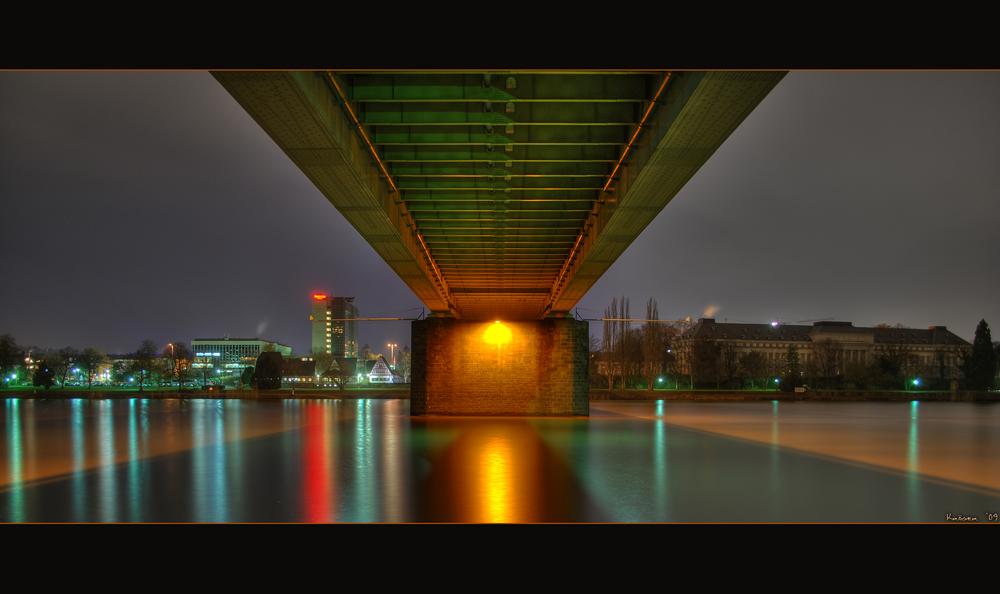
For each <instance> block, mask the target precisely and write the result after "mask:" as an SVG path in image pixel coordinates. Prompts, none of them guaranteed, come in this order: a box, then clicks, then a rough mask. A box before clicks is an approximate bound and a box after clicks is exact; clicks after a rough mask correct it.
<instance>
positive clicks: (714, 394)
mask: <svg viewBox="0 0 1000 594" xmlns="http://www.w3.org/2000/svg"><path fill="white" fill-rule="evenodd" d="M603 400H682V401H706V402H717V401H724V400H729V401H740V402H745V401H755V400H760V401H763V400H778V401H781V402H910V401H913V400H919V401H921V402H1000V392H957V391H956V392H951V391H941V392H921V391H905V390H899V391H885V390H881V391H872V392H866V391H858V390H843V391H840V390H810V391H808V392H798V393H796V392H778V391H775V390H740V391H733V390H653V391H649V390H600V389H594V388H591V390H590V401H591V402H595V401H603Z"/></svg>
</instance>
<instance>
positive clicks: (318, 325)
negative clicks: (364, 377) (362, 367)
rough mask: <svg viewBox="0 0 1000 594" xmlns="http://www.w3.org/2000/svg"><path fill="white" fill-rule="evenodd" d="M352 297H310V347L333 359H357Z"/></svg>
mask: <svg viewBox="0 0 1000 594" xmlns="http://www.w3.org/2000/svg"><path fill="white" fill-rule="evenodd" d="M354 299H355V298H354V297H329V296H327V295H313V308H312V315H311V316H309V319H310V320H312V345H313V348H314V349H321V350H325V351H326V352H327V353H329V354H331V355H333V356H335V357H354V358H357V356H358V318H359V317H360V316H359V315H358V308H357V307H355V306H354Z"/></svg>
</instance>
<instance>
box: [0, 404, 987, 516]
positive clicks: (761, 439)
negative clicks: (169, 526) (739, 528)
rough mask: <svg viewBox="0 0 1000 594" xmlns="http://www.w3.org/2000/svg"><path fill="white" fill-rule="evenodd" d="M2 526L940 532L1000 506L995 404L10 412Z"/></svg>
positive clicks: (1, 433) (6, 415)
mask: <svg viewBox="0 0 1000 594" xmlns="http://www.w3.org/2000/svg"><path fill="white" fill-rule="evenodd" d="M3 406H4V412H3V418H2V420H3V425H2V427H0V521H4V522H24V521H28V522H423V521H432V522H593V521H610V522H801V521H805V522H817V521H820V522H940V521H944V520H945V519H946V515H947V514H949V513H950V514H951V515H952V516H953V517H954V516H958V515H963V516H975V517H978V518H979V519H980V521H986V520H987V517H988V516H987V514H989V513H997V512H998V511H1000V406H998V405H995V404H975V403H923V404H919V403H903V404H898V403H837V402H824V403H803V402H794V403H777V402H773V403H769V402H763V403H762V402H728V403H692V402H666V401H658V402H595V403H592V404H591V416H590V417H589V418H575V419H557V418H533V419H523V418H456V417H412V418H411V417H410V416H409V402H408V401H405V400H307V399H303V400H281V401H252V400H187V401H184V400H145V399H133V400H103V401H91V400H18V399H6V400H4V401H3Z"/></svg>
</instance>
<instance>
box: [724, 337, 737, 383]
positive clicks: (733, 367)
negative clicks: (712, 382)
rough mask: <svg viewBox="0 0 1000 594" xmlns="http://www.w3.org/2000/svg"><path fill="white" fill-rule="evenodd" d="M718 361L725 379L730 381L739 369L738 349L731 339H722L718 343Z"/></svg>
mask: <svg viewBox="0 0 1000 594" xmlns="http://www.w3.org/2000/svg"><path fill="white" fill-rule="evenodd" d="M719 363H720V364H721V365H722V372H723V374H724V375H725V376H726V381H727V382H729V383H732V382H733V379H735V378H736V377H737V376H738V375H739V369H740V349H739V348H738V347H737V346H736V343H735V342H733V341H732V340H724V341H722V342H721V344H720V345H719Z"/></svg>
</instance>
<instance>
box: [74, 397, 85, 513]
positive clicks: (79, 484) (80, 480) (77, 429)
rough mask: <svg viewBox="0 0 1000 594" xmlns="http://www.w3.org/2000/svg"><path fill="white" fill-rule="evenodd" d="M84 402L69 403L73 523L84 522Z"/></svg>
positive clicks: (75, 399) (75, 400)
mask: <svg viewBox="0 0 1000 594" xmlns="http://www.w3.org/2000/svg"><path fill="white" fill-rule="evenodd" d="M85 405H86V401H85V400H82V399H80V398H74V399H73V400H71V401H70V407H71V408H70V432H71V435H72V447H73V521H74V522H86V521H87V515H86V509H87V489H86V482H85V480H84V470H85V468H86V466H85V465H86V463H87V445H86V439H85V436H86V427H85V426H84V419H85V417H84V411H83V407H84V406H85Z"/></svg>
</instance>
